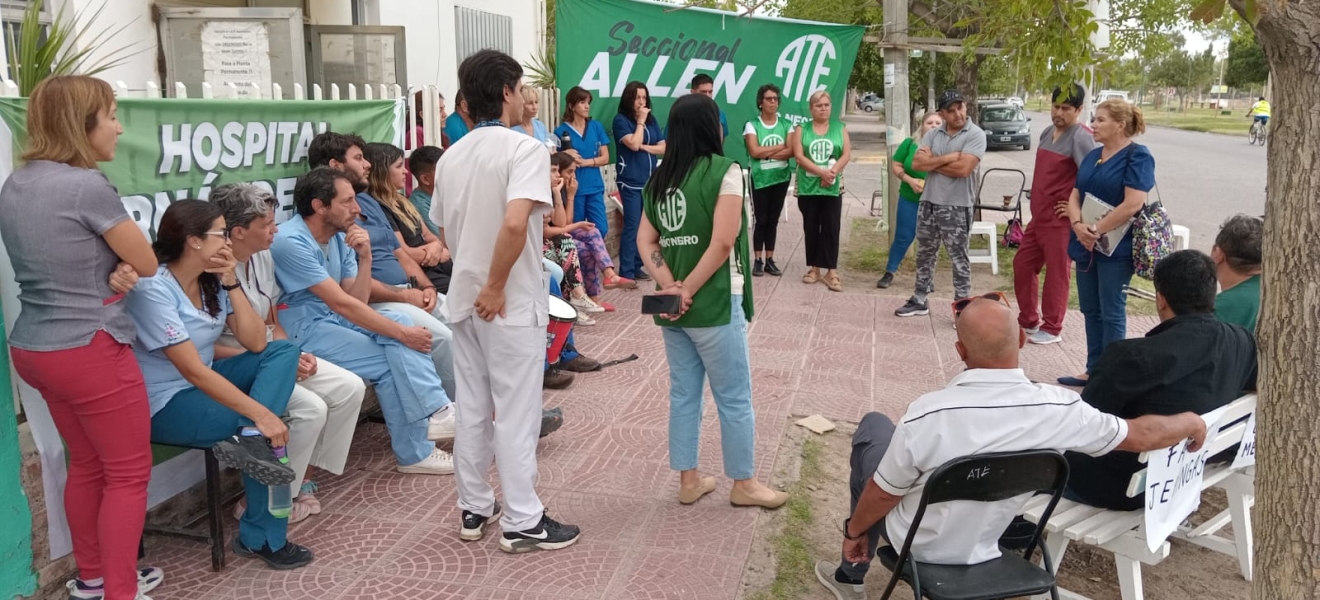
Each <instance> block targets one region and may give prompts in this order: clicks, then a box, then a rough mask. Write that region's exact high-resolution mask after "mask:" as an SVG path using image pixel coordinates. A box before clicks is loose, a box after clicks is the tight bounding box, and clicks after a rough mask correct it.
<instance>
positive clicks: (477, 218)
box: [430, 127, 552, 327]
mask: <svg viewBox="0 0 1320 600" xmlns="http://www.w3.org/2000/svg"><path fill="white" fill-rule="evenodd" d="M435 179H436V188H435V194H434V195H433V199H432V204H431V214H430V217H431V221H432V222H433V223H435V224H436V225H439V226H442V227H444V228H445V241H447V242H448V243H449V248H450V251H451V252H452V253H453V256H454V272H453V275H452V276H451V277H450V281H449V294H448V301H447V303H446V304H447V306H448V307H449V319H450V321H451V322H454V323H457V322H459V321H462V320H464V319H467V318H469V317H472V316H473V315H474V314H475V309H474V307H473V304H474V303H475V302H476V300H477V295H478V294H479V293H480V292H481V288H482V287H484V286H485V285H486V280H487V278H488V277H489V275H490V262H491V257H492V254H493V253H494V251H495V239H496V237H497V236H498V235H499V233H500V229H501V228H502V227H503V225H504V215H505V212H506V207H507V205H508V204H509V203H510V202H513V201H514V200H518V199H524V200H531V201H533V202H535V203H536V208H535V209H534V210H532V214H531V215H530V216H529V218H528V222H527V235H526V237H525V238H524V239H523V242H522V251H521V252H520V253H519V256H518V260H517V262H515V263H514V265H513V268H512V269H511V270H510V271H509V279H508V282H507V283H506V284H505V286H504V309H505V315H506V316H505V317H496V318H495V321H494V322H495V323H497V324H501V325H509V326H515V327H531V326H537V327H545V326H546V324H548V323H549V319H550V317H549V313H548V310H549V298H550V288H549V279H548V275H547V274H546V272H545V269H544V268H543V267H542V265H541V258H542V251H541V222H542V215H543V214H544V213H545V212H547V211H549V210H551V207H552V205H551V203H550V154H549V153H547V152H546V151H545V146H544V145H543V144H541V143H540V142H538V141H536V138H533V137H530V136H527V135H524V134H521V133H518V132H516V131H513V130H511V129H506V128H504V127H478V128H477V129H475V130H473V131H472V132H471V133H469V134H467V135H465V136H463V139H461V140H459V141H458V142H455V143H454V145H453V147H452V148H450V149H449V150H448V151H446V152H445V155H444V156H443V157H442V158H441V159H440V162H439V163H437V164H436V166H435Z"/></svg>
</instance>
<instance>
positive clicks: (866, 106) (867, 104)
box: [859, 98, 885, 112]
mask: <svg viewBox="0 0 1320 600" xmlns="http://www.w3.org/2000/svg"><path fill="white" fill-rule="evenodd" d="M859 108H861V109H862V110H864V111H866V112H874V111H882V112H883V111H884V110H885V99H884V98H871V99H869V100H864V101H862V103H861V105H860V106H859Z"/></svg>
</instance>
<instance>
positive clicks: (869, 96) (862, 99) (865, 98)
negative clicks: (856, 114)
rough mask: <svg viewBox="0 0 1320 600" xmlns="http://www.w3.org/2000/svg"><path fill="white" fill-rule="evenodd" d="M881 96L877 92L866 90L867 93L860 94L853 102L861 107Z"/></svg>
mask: <svg viewBox="0 0 1320 600" xmlns="http://www.w3.org/2000/svg"><path fill="white" fill-rule="evenodd" d="M879 97H880V94H877V93H875V92H866V93H865V94H858V95H857V98H856V99H855V100H853V104H854V105H855V106H857V108H858V109H861V108H862V105H863V104H866V103H867V102H870V101H872V100H875V99H877V98H879Z"/></svg>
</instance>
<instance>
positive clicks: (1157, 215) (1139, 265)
mask: <svg viewBox="0 0 1320 600" xmlns="http://www.w3.org/2000/svg"><path fill="white" fill-rule="evenodd" d="M1159 193H1160V188H1159V185H1156V186H1155V194H1156V196H1157V197H1158V196H1159ZM1170 254H1173V220H1172V219H1170V218H1169V213H1168V212H1167V211H1165V210H1164V203H1163V202H1161V201H1159V200H1158V199H1157V200H1155V201H1154V202H1147V203H1146V205H1145V206H1142V207H1141V210H1139V211H1137V214H1136V216H1134V217H1132V270H1133V272H1134V273H1135V274H1136V275H1137V276H1138V277H1141V278H1143V279H1152V280H1153V279H1155V265H1156V264H1157V263H1159V262H1160V261H1161V260H1163V259H1164V257H1166V256H1168V255H1170Z"/></svg>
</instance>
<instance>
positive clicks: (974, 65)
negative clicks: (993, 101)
mask: <svg viewBox="0 0 1320 600" xmlns="http://www.w3.org/2000/svg"><path fill="white" fill-rule="evenodd" d="M983 62H985V56H984V55H981V54H977V55H976V56H975V57H974V58H972V59H971V60H968V59H967V58H966V57H964V56H959V57H958V58H957V59H956V60H955V61H954V63H953V80H954V83H955V85H957V86H958V91H959V92H961V93H962V96H963V99H964V100H966V101H967V118H968V119H971V120H972V122H973V123H975V122H976V121H977V114H978V112H979V111H977V109H976V87H977V84H979V83H980V78H981V63H983ZM936 101H937V102H938V101H939V98H936Z"/></svg>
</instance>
